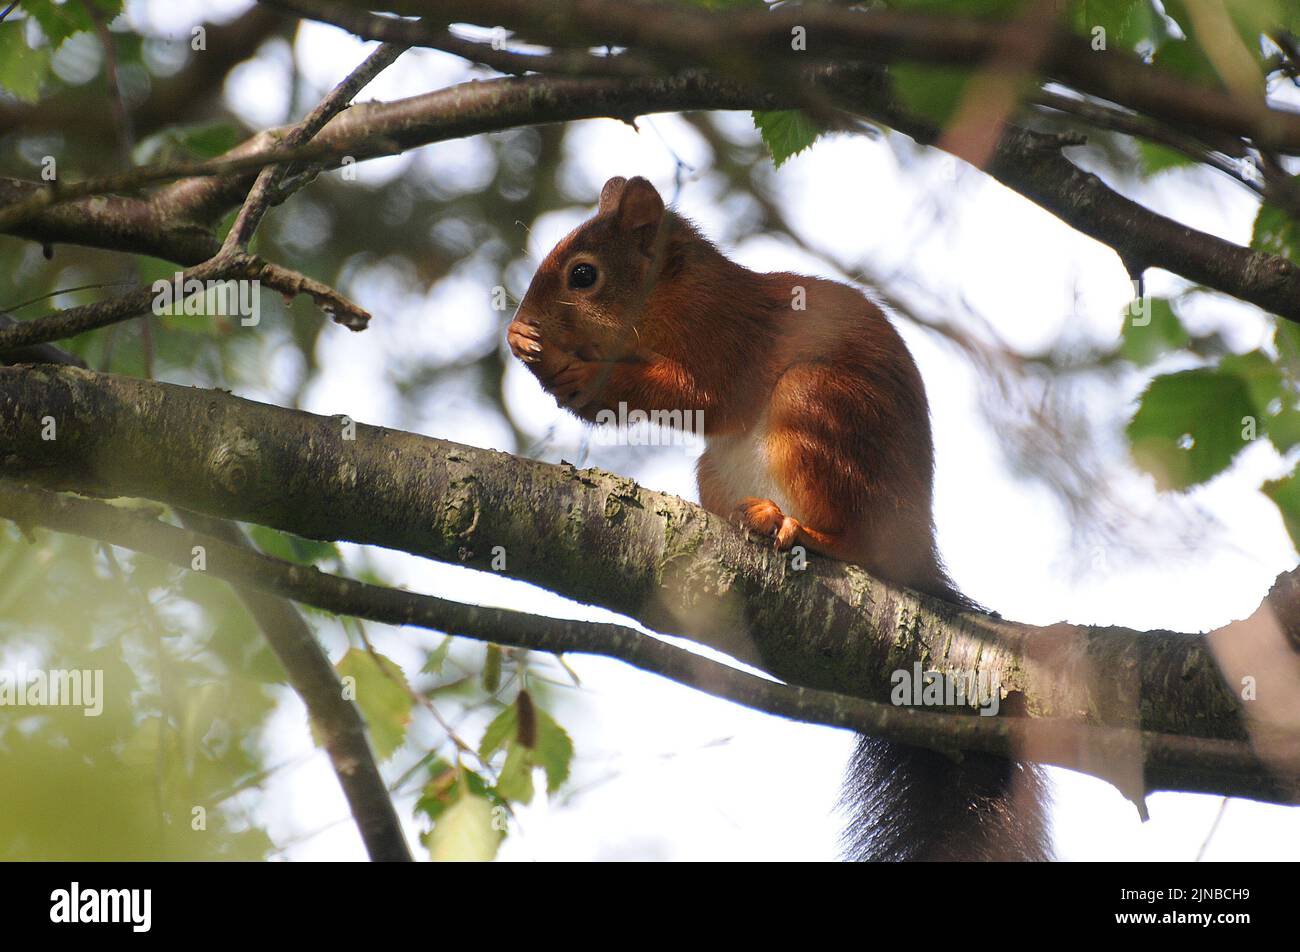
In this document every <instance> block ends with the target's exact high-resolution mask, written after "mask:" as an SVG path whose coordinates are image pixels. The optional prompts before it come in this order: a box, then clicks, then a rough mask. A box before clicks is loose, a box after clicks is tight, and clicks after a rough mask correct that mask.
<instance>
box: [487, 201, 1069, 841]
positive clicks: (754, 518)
mask: <svg viewBox="0 0 1300 952" xmlns="http://www.w3.org/2000/svg"><path fill="white" fill-rule="evenodd" d="M507 339H508V342H509V345H510V349H511V351H512V352H513V353H514V355H515V356H516V357H518V358H519V359H520V360H522V361H523V362H524V363H525V364H527V366H528V367H529V369H530V370H531V371H532V372H533V374H534V375H535V376H536V377H537V379H538V381H539V382H540V383H541V384H542V386H543V387H544V388H545V389H546V390H547V391H548V392H549V393H550V394H552V395H553V396H554V397H555V398H556V400H557V401H558V402H559V404H560V405H561V406H563V407H565V408H567V409H568V410H570V411H572V412H573V413H575V414H577V415H578V416H579V417H582V418H583V419H586V420H588V421H594V420H595V418H596V415H597V414H598V413H599V412H601V411H602V410H615V411H616V410H617V409H618V407H619V404H620V403H622V404H625V405H626V407H627V408H628V409H629V410H635V409H641V410H644V411H646V412H647V413H648V412H650V411H651V410H681V411H691V410H693V411H699V413H700V416H699V417H698V418H699V419H702V421H703V431H704V436H705V439H706V443H707V449H706V450H705V451H704V453H703V455H701V457H700V459H699V463H698V470H697V475H698V484H699V494H700V503H701V505H703V506H704V508H706V509H708V510H709V511H711V512H714V513H716V514H718V515H720V516H723V517H728V518H732V519H734V520H735V521H737V522H738V523H740V524H741V525H742V526H744V527H745V528H746V529H748V530H749V531H751V532H753V533H756V534H758V535H759V536H762V537H765V538H769V539H771V540H772V542H773V544H774V545H775V546H776V547H777V548H778V549H789V548H791V547H792V546H795V545H801V546H804V547H806V549H808V550H810V551H812V552H816V553H821V554H822V555H825V556H829V557H831V558H834V559H840V560H843V561H847V562H854V563H857V564H859V565H861V566H863V567H864V568H866V569H867V570H868V571H870V572H872V573H874V574H876V575H879V576H880V577H883V578H886V579H889V580H891V581H893V582H896V583H899V584H902V585H906V586H908V587H910V588H913V589H917V590H919V591H922V592H926V593H928V594H931V595H934V596H936V597H938V598H942V599H946V600H948V601H953V602H957V603H958V604H962V605H966V606H968V605H970V602H969V601H968V600H966V599H965V598H964V597H963V596H962V595H961V594H960V593H959V592H958V591H957V590H956V588H955V587H954V586H953V584H952V582H951V581H949V579H948V576H947V573H946V571H945V570H944V567H943V564H942V562H941V560H940V558H939V553H938V549H937V546H936V544H935V530H934V519H933V515H932V495H933V479H934V449H933V445H932V441H931V435H930V419H929V406H928V403H927V401H926V396H925V387H924V384H923V383H922V380H921V375H920V372H919V371H918V370H917V367H916V364H915V362H914V361H913V360H912V356H911V354H910V353H909V352H908V349H907V346H906V345H905V344H904V343H903V339H902V337H900V336H899V334H898V332H897V331H896V330H895V329H894V327H893V325H892V324H891V323H890V322H889V320H888V319H887V318H886V317H885V315H884V314H883V313H882V312H881V310H880V308H878V307H877V306H876V305H875V304H874V303H872V301H870V300H869V299H868V298H867V297H866V296H865V295H863V294H862V293H861V292H859V291H858V290H856V289H854V288H852V287H849V286H848V285H844V284H840V283H838V282H835V281H829V280H826V279H823V278H814V277H805V276H802V275H797V274H790V273H786V272H777V273H772V274H759V273H757V272H754V271H751V270H749V269H748V268H745V267H743V266H741V265H739V264H736V263H735V262H733V261H731V260H730V259H729V258H727V257H726V256H725V255H724V254H723V253H722V252H721V251H719V250H718V248H717V247H715V246H714V245H713V244H712V243H711V242H710V241H709V240H708V239H706V238H705V237H704V236H703V235H702V234H701V233H700V231H699V230H698V229H697V228H696V227H695V226H694V225H693V224H692V223H691V222H689V221H687V220H686V219H685V218H683V217H681V216H680V215H678V214H676V213H675V212H674V211H672V210H671V209H666V208H665V206H664V202H663V199H662V198H661V197H660V195H659V193H658V192H657V191H656V190H655V188H654V186H653V185H652V184H651V183H650V182H649V181H647V180H646V179H644V178H640V177H636V178H632V179H624V178H621V177H615V178H611V179H610V180H609V181H608V182H606V183H605V186H604V188H603V189H602V190H601V193H600V206H599V209H598V210H597V212H596V215H595V216H594V217H593V218H591V219H590V220H588V221H587V222H585V223H584V224H582V225H580V226H579V227H578V228H576V229H575V230H574V231H573V232H572V233H570V234H569V235H568V236H567V237H566V238H564V239H563V240H562V241H560V243H559V244H558V245H556V246H555V248H554V249H553V250H552V251H551V252H550V254H549V255H547V257H546V259H545V260H544V261H543V262H542V264H541V266H540V267H539V268H538V269H537V273H536V275H535V276H534V277H533V280H532V284H531V285H530V286H529V288H528V293H527V294H526V295H525V297H524V299H523V301H522V303H521V304H520V306H519V310H518V312H517V313H516V315H515V317H514V319H513V321H512V322H511V324H510V326H509V329H508V331H507ZM1040 784H1041V779H1040V777H1039V775H1038V773H1037V771H1036V770H1035V769H1034V768H1030V767H1027V766H1024V765H1019V764H1013V763H1011V762H1009V761H1006V760H1000V759H998V758H993V757H981V756H978V755H974V756H973V755H969V754H968V755H967V756H966V757H965V758H964V759H963V760H962V762H961V764H960V765H958V764H957V763H955V762H954V761H953V760H951V759H950V758H948V757H946V756H945V755H943V754H938V753H934V752H932V751H927V750H921V749H919V748H910V747H902V746H899V745H896V744H889V743H885V742H882V741H878V740H873V739H870V738H860V739H859V745H858V750H857V752H856V754H855V758H854V762H853V764H852V765H851V768H850V772H849V784H848V790H847V791H846V800H847V801H849V806H850V808H851V809H852V810H853V811H854V812H855V813H856V816H855V818H854V820H853V821H852V823H851V825H850V827H849V830H848V832H847V833H846V837H845V843H846V849H847V853H848V855H849V856H850V858H854V859H965V858H970V859H1045V858H1047V853H1048V848H1047V845H1046V831H1045V826H1044V822H1043V816H1042V810H1041V806H1040V802H1041V796H1040V792H1041V791H1040V790H1039V786H1040Z"/></svg>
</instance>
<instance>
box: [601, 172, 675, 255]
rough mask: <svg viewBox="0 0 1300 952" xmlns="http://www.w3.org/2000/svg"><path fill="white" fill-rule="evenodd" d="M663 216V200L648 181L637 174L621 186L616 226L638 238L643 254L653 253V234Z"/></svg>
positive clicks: (655, 232) (607, 186)
mask: <svg viewBox="0 0 1300 952" xmlns="http://www.w3.org/2000/svg"><path fill="white" fill-rule="evenodd" d="M611 181H612V180H611ZM605 188H606V189H608V188H609V185H608V184H606V186H605ZM602 197H603V195H602ZM663 218H664V200H663V199H662V198H660V197H659V193H658V192H657V191H655V187H654V186H653V185H651V184H650V182H649V181H647V180H646V179H643V178H642V177H641V176H639V175H638V176H636V177H635V178H632V179H629V180H628V182H627V183H626V184H625V185H623V186H622V189H621V194H620V195H619V197H618V227H619V229H620V230H621V231H626V232H631V233H632V234H635V235H636V236H637V237H638V238H639V239H640V242H641V251H642V253H643V254H647V255H652V254H653V253H654V252H653V244H654V240H655V235H656V234H657V233H658V231H659V225H660V223H661V222H662V221H663Z"/></svg>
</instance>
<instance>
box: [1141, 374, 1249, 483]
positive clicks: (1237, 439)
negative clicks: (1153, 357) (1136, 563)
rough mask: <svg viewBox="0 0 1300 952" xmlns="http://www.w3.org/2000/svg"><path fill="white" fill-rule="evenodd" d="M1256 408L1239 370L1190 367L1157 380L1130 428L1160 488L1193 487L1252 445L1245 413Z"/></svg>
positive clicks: (1216, 472)
mask: <svg viewBox="0 0 1300 952" xmlns="http://www.w3.org/2000/svg"><path fill="white" fill-rule="evenodd" d="M1254 412H1255V408H1254V402H1253V401H1252V399H1251V394H1250V390H1249V388H1248V387H1247V384H1246V382H1245V381H1244V380H1242V378H1241V377H1239V376H1237V375H1236V374H1235V373H1225V372H1222V371H1220V370H1212V369H1208V368H1203V369H1198V370H1184V371H1182V372H1180V373H1175V374H1165V375H1163V376H1159V377H1156V378H1155V379H1154V380H1152V381H1151V385H1150V386H1149V387H1148V388H1147V390H1146V392H1145V393H1144V394H1143V395H1142V398H1141V400H1140V402H1139V404H1138V409H1137V412H1136V413H1135V414H1134V415H1133V419H1132V420H1131V421H1129V424H1128V427H1127V430H1126V432H1127V433H1128V437H1129V442H1130V444H1131V448H1132V453H1133V458H1134V460H1135V461H1136V462H1137V464H1138V465H1139V466H1140V467H1142V468H1143V469H1144V470H1146V471H1147V472H1149V473H1151V475H1152V476H1154V477H1155V480H1156V486H1157V487H1158V488H1159V489H1161V490H1167V489H1187V488H1188V487H1190V486H1195V485H1197V484H1198V483H1203V482H1205V481H1206V480H1208V479H1211V478H1212V477H1214V476H1216V475H1218V474H1219V473H1220V472H1222V471H1223V470H1224V469H1226V468H1227V467H1228V464H1230V463H1231V462H1232V460H1233V457H1235V456H1236V455H1237V453H1239V452H1241V449H1242V448H1243V447H1244V446H1245V445H1246V441H1245V440H1244V439H1243V437H1242V422H1241V421H1242V418H1243V417H1247V416H1252V415H1254Z"/></svg>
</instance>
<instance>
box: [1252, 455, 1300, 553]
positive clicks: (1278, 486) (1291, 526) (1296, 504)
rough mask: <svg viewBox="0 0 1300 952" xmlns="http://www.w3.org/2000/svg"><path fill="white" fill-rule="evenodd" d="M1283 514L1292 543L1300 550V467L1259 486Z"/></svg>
mask: <svg viewBox="0 0 1300 952" xmlns="http://www.w3.org/2000/svg"><path fill="white" fill-rule="evenodd" d="M1259 488H1260V492H1262V493H1263V494H1264V495H1265V496H1267V497H1268V498H1269V499H1271V500H1273V504H1274V505H1275V506H1277V508H1278V512H1280V513H1281V514H1282V524H1283V525H1285V526H1286V531H1287V533H1288V534H1289V535H1290V536H1291V544H1292V545H1293V546H1295V547H1296V549H1298V550H1300V468H1297V469H1296V470H1294V471H1292V473H1291V475H1290V476H1284V477H1282V478H1281V479H1272V480H1269V481H1268V482H1266V483H1265V484H1264V485H1263V486H1261V487H1259Z"/></svg>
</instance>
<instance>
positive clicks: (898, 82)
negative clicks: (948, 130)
mask: <svg viewBox="0 0 1300 952" xmlns="http://www.w3.org/2000/svg"><path fill="white" fill-rule="evenodd" d="M889 74H890V75H891V76H892V77H893V78H894V91H895V93H896V94H897V95H898V98H899V100H900V101H901V102H902V103H903V105H904V106H906V107H907V109H908V111H910V112H913V113H916V114H917V115H919V116H921V117H922V118H925V119H929V120H930V121H931V122H933V123H935V124H936V125H940V126H942V125H944V124H945V123H946V122H947V121H948V119H949V118H951V116H952V114H953V113H954V112H955V111H956V110H957V104H958V103H959V102H960V101H961V94H962V91H963V90H964V89H965V88H966V81H967V80H968V79H969V78H970V72H969V70H964V69H956V68H954V67H951V66H930V65H925V66H918V65H916V64H914V63H895V64H894V65H893V66H891V67H889Z"/></svg>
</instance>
